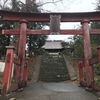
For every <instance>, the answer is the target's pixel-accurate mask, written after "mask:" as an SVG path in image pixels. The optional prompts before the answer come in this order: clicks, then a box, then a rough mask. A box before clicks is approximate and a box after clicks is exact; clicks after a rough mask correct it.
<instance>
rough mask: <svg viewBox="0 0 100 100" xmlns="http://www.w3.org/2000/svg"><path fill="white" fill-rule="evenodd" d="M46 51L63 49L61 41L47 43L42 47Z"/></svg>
mask: <svg viewBox="0 0 100 100" xmlns="http://www.w3.org/2000/svg"><path fill="white" fill-rule="evenodd" d="M42 48H44V49H62V48H63V47H62V46H61V41H47V42H46V43H45V45H44V46H43V47H42Z"/></svg>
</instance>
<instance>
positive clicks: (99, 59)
mask: <svg viewBox="0 0 100 100" xmlns="http://www.w3.org/2000/svg"><path fill="white" fill-rule="evenodd" d="M97 49H98V61H99V64H100V46H99V47H98V48H97Z"/></svg>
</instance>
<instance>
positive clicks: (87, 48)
mask: <svg viewBox="0 0 100 100" xmlns="http://www.w3.org/2000/svg"><path fill="white" fill-rule="evenodd" d="M82 29H83V42H84V59H85V67H86V80H87V87H92V88H94V72H93V67H92V66H90V64H89V59H91V58H92V50H91V42H90V33H89V21H88V20H84V21H83V22H82Z"/></svg>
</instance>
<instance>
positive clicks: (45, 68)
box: [39, 56, 70, 82]
mask: <svg viewBox="0 0 100 100" xmlns="http://www.w3.org/2000/svg"><path fill="white" fill-rule="evenodd" d="M69 79H70V76H69V73H68V70H67V67H66V64H65V61H64V58H63V56H43V57H42V62H41V66H40V74H39V81H43V82H62V81H67V80H69Z"/></svg>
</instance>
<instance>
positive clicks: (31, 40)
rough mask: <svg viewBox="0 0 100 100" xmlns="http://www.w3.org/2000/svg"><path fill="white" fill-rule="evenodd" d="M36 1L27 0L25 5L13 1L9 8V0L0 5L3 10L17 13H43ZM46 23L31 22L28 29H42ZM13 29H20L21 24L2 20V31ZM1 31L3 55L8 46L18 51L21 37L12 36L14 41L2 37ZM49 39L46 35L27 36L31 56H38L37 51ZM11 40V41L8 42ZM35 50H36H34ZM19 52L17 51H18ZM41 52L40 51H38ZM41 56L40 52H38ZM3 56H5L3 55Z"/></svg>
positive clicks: (0, 25) (7, 37)
mask: <svg viewBox="0 0 100 100" xmlns="http://www.w3.org/2000/svg"><path fill="white" fill-rule="evenodd" d="M35 1H36V0H26V2H25V3H23V2H22V1H18V0H11V1H10V5H9V6H7V5H6V3H7V2H8V0H4V1H3V4H2V5H0V7H1V9H2V10H11V11H17V12H30V13H34V12H41V10H40V9H39V8H38V5H37V4H36V2H35ZM45 24H46V23H39V22H29V23H28V28H29V29H34V30H35V29H42V28H43V26H44V25H45ZM11 28H19V24H18V23H17V22H15V23H13V22H6V21H3V20H2V18H1V20H0V29H1V30H2V29H11ZM1 30H0V36H1V37H0V40H2V42H1V43H0V44H1V45H0V48H1V49H0V50H1V51H2V52H3V53H2V52H0V53H2V54H5V53H4V52H5V46H7V45H10V44H12V45H14V46H15V48H16V49H18V38H19V36H18V35H17V36H16V35H14V36H12V39H11V37H10V35H2V34H1ZM46 39H47V36H46V35H29V36H27V50H28V53H29V56H32V54H36V53H35V52H36V49H37V50H38V49H40V48H41V47H42V46H43V45H44V44H45V41H46ZM8 40H9V41H8ZM34 49H35V50H34ZM16 51H17V50H16ZM38 51H39V50H38ZM38 54H39V52H38ZM2 56H3V55H2Z"/></svg>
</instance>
